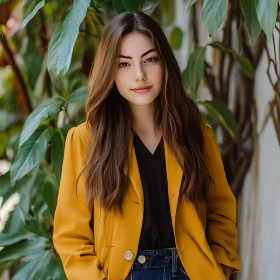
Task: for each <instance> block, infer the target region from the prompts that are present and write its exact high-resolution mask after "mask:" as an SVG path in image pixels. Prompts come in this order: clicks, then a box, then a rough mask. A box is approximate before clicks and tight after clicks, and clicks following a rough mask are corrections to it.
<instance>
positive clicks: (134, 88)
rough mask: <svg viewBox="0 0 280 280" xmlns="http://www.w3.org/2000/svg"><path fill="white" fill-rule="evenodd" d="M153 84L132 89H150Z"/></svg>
mask: <svg viewBox="0 0 280 280" xmlns="http://www.w3.org/2000/svg"><path fill="white" fill-rule="evenodd" d="M151 87H152V86H148V87H137V88H132V90H142V89H143V90H144V89H149V88H151Z"/></svg>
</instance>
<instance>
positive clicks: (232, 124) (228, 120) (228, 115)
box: [198, 100, 238, 138]
mask: <svg viewBox="0 0 280 280" xmlns="http://www.w3.org/2000/svg"><path fill="white" fill-rule="evenodd" d="M198 103H199V104H201V105H203V106H204V107H205V108H206V109H207V111H209V112H210V113H211V114H213V115H215V116H216V118H217V119H218V120H219V121H220V122H221V124H222V125H223V126H224V127H225V129H226V130H227V131H228V132H229V134H230V135H231V137H233V138H235V137H236V135H237V132H238V123H237V122H236V119H235V117H234V115H233V113H232V112H231V111H230V110H229V109H228V107H227V106H226V105H225V104H224V103H222V102H221V101H219V100H212V101H204V102H198Z"/></svg>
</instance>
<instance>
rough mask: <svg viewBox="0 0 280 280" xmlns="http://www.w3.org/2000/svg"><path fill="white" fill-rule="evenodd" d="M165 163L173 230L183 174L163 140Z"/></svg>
mask: <svg viewBox="0 0 280 280" xmlns="http://www.w3.org/2000/svg"><path fill="white" fill-rule="evenodd" d="M164 151H165V164H166V174H167V183H168V197H169V204H170V212H171V218H172V225H173V229H174V230H175V218H176V211H177V204H178V199H179V192H180V186H181V181H182V176H183V170H182V168H181V166H180V165H179V163H178V162H177V160H176V158H175V156H174V155H173V153H172V151H171V150H170V148H169V146H168V144H167V142H166V141H165V140H164Z"/></svg>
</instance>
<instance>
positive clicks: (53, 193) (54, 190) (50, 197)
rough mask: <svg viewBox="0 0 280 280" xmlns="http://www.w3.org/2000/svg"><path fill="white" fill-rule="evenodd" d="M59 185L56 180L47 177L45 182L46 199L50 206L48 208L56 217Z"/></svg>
mask: <svg viewBox="0 0 280 280" xmlns="http://www.w3.org/2000/svg"><path fill="white" fill-rule="evenodd" d="M58 189H59V187H58V183H57V181H56V180H54V179H53V178H51V177H47V178H46V180H45V182H44V189H43V193H44V198H45V200H46V203H47V205H48V208H49V210H50V212H51V214H52V216H53V217H54V213H55V208H56V204H57V197H58Z"/></svg>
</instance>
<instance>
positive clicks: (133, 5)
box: [122, 0, 139, 12]
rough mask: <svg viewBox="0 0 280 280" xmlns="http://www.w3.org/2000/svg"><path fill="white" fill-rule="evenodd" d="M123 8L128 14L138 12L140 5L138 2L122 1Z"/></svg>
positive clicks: (131, 0) (132, 0) (135, 0)
mask: <svg viewBox="0 0 280 280" xmlns="http://www.w3.org/2000/svg"><path fill="white" fill-rule="evenodd" d="M122 2H123V6H124V8H125V10H126V11H127V12H137V11H138V10H139V5H138V1H137V0H122Z"/></svg>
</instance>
